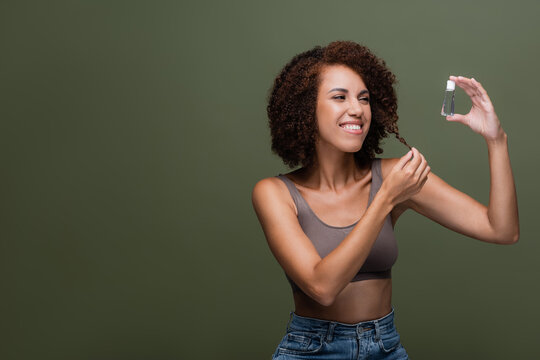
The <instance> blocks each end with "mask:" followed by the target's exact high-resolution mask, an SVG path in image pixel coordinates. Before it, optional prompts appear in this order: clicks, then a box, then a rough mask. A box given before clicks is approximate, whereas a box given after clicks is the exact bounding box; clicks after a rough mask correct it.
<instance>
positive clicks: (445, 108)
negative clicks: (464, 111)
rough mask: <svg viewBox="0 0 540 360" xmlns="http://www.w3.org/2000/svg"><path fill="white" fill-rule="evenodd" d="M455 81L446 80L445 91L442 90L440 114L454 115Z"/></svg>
mask: <svg viewBox="0 0 540 360" xmlns="http://www.w3.org/2000/svg"><path fill="white" fill-rule="evenodd" d="M455 89H456V83H455V82H453V81H452V80H448V81H447V82H446V91H445V92H444V100H443V104H442V109H441V115H443V116H448V115H454V94H455Z"/></svg>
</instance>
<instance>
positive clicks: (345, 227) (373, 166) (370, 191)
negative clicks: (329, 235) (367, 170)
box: [280, 159, 377, 229]
mask: <svg viewBox="0 0 540 360" xmlns="http://www.w3.org/2000/svg"><path fill="white" fill-rule="evenodd" d="M376 160H377V159H373V161H372V162H371V183H370V184H369V197H368V204H367V206H366V209H365V211H364V214H365V213H366V211H367V209H368V208H369V205H371V201H372V192H373V172H374V168H375V161H376ZM280 175H281V176H283V177H284V178H286V179H287V180H289V181H290V182H291V183H292V184H293V186H294V188H295V189H296V192H297V193H298V195H299V196H300V198H301V199H302V201H303V202H304V204H305V205H306V207H307V208H308V210H309V211H310V212H311V214H312V215H313V217H314V218H315V219H317V221H319V222H320V223H321V224H322V225H324V226H327V227H329V228H332V229H347V228H350V227H353V226H355V225H356V224H358V222H359V221H360V220H361V219H362V218H360V219H358V220H356V221H355V222H354V223H352V224H351V225H346V226H334V225H329V224H327V223H325V222H324V221H322V220H321V219H320V218H319V217H318V216H317V214H315V211H313V209H312V208H311V206H309V204H308V202H307V201H306V199H304V197H303V196H302V194H301V193H300V190H298V188H297V187H296V183H295V182H294V181H292V180H291V179H289V178H288V177H286V176H285V175H284V174H280ZM363 216H364V215H362V217H363Z"/></svg>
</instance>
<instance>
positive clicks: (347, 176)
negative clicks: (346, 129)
mask: <svg viewBox="0 0 540 360" xmlns="http://www.w3.org/2000/svg"><path fill="white" fill-rule="evenodd" d="M323 154H324V155H323ZM367 172H369V169H361V168H359V167H358V165H357V163H356V160H355V159H354V153H346V152H342V151H327V149H325V150H324V151H320V150H319V149H317V157H316V160H315V163H314V165H313V166H311V167H309V168H306V169H305V181H306V185H308V186H309V187H310V188H312V189H317V190H319V191H330V192H339V191H340V190H341V189H344V188H346V187H347V186H349V185H351V184H355V183H357V182H359V181H360V180H362V178H364V177H365V176H366V175H367Z"/></svg>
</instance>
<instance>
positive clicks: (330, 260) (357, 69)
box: [252, 41, 519, 359]
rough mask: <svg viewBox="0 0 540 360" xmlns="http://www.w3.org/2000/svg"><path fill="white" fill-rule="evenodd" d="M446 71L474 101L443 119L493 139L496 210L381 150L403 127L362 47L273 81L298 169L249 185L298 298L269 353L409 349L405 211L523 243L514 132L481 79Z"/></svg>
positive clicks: (376, 353) (286, 142)
mask: <svg viewBox="0 0 540 360" xmlns="http://www.w3.org/2000/svg"><path fill="white" fill-rule="evenodd" d="M450 80H454V81H455V83H456V84H457V85H458V86H459V87H461V88H462V89H463V90H465V92H466V93H467V94H468V95H469V96H470V98H471V101H472V108H471V110H470V112H469V113H468V114H466V115H459V114H456V115H454V116H448V117H446V119H447V120H448V121H457V122H461V123H463V124H465V125H468V126H469V127H470V128H471V129H472V130H473V131H474V132H477V133H479V134H481V135H482V136H483V137H484V139H485V140H486V143H487V146H488V151H489V165H490V170H491V191H490V201H489V207H486V206H484V205H482V204H481V203H479V202H478V201H476V200H475V199H473V198H471V197H469V196H468V195H466V194H464V193H462V192H460V191H459V190H456V189H455V188H453V187H452V186H450V185H448V184H447V183H445V182H444V181H443V180H442V179H441V178H439V177H438V176H436V175H435V174H433V173H432V172H431V169H430V167H429V166H428V164H427V162H426V160H425V158H424V156H423V155H422V154H421V153H420V152H419V151H418V150H417V149H415V148H412V149H411V151H409V152H408V153H407V154H406V155H404V156H403V157H401V158H389V159H383V158H375V154H380V153H382V149H380V148H379V143H380V141H381V139H382V138H383V137H386V136H388V133H393V134H395V136H396V137H397V138H398V139H399V140H400V141H401V142H403V143H404V144H405V145H407V143H406V142H405V140H403V139H402V138H401V137H400V136H399V133H398V127H397V119H398V116H397V112H396V111H397V100H396V96H395V91H394V89H393V84H394V83H395V76H394V75H393V74H392V73H391V72H390V70H389V69H388V68H387V67H386V65H385V62H384V61H383V60H381V59H379V58H377V57H376V56H375V55H373V54H372V53H371V52H370V51H369V49H367V48H366V47H364V46H361V45H359V44H356V43H354V42H348V41H337V42H333V43H330V44H329V45H328V46H326V47H324V48H321V47H318V46H317V47H315V48H313V49H312V50H309V51H306V52H304V53H301V54H299V55H297V56H295V57H294V58H293V59H292V60H291V61H290V62H289V63H288V64H287V65H286V66H285V67H284V68H283V70H282V71H281V73H280V74H279V75H278V77H277V78H276V79H275V83H274V86H273V88H272V91H271V94H270V97H269V104H268V109H267V110H268V116H269V120H270V122H269V125H270V130H271V135H272V150H273V151H274V152H276V153H277V154H278V155H279V156H280V157H281V158H282V159H283V161H284V162H285V163H286V164H287V165H289V167H291V168H292V167H294V166H296V165H298V164H301V165H302V167H301V168H299V169H297V170H295V171H292V172H290V173H288V174H284V175H282V174H279V176H275V177H269V178H266V179H263V180H260V181H259V182H258V183H257V184H256V185H255V187H254V188H253V193H252V200H253V207H254V209H255V212H256V214H257V217H258V219H259V221H260V223H261V226H262V228H263V231H264V234H265V236H266V239H267V241H268V245H269V247H270V249H271V251H272V253H273V255H274V256H275V257H276V260H277V261H278V263H279V264H280V265H281V266H282V268H283V270H284V272H285V275H286V276H287V279H288V280H289V282H290V284H291V286H292V289H293V297H294V303H295V310H294V312H291V313H290V319H289V322H288V324H287V331H286V334H285V336H284V337H283V338H282V340H281V342H280V343H279V345H278V347H277V349H276V351H275V352H274V354H273V357H272V358H273V359H289V358H291V359H363V358H368V357H369V359H407V358H408V356H407V353H406V351H405V349H404V348H403V346H402V345H401V343H400V337H399V334H398V333H397V331H396V328H395V326H394V308H393V306H392V301H391V296H392V282H391V267H392V265H393V264H394V263H395V261H396V258H397V245H396V239H395V237H394V233H393V227H394V225H395V223H396V221H397V219H398V218H399V216H400V215H401V214H402V213H403V212H404V211H406V210H407V209H412V210H414V211H416V212H418V213H419V214H422V215H424V216H426V217H428V218H430V219H432V220H433V221H435V222H437V223H439V224H441V225H443V226H445V227H447V228H449V229H451V230H454V231H456V232H458V233H460V234H463V235H466V236H469V237H472V238H475V239H478V240H481V241H486V242H491V243H497V244H513V243H515V242H517V241H518V238H519V220H518V210H517V200H516V193H515V186H514V180H513V175H512V170H511V167H510V160H509V155H508V146H507V136H506V134H505V132H504V131H503V129H502V127H501V125H500V122H499V120H498V118H497V115H496V114H495V112H494V109H493V106H492V104H491V101H490V99H489V97H488V95H487V93H486V91H485V90H484V88H483V87H482V85H481V84H480V83H479V82H477V81H476V80H474V79H468V78H465V77H461V76H460V77H455V76H450ZM407 146H408V145H407ZM449 209H450V210H451V211H448V210H449Z"/></svg>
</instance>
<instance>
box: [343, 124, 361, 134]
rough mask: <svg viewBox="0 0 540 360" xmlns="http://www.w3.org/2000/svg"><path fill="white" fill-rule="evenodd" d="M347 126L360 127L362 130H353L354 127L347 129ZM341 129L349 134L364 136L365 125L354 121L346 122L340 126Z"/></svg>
mask: <svg viewBox="0 0 540 360" xmlns="http://www.w3.org/2000/svg"><path fill="white" fill-rule="evenodd" d="M347 125H355V126H360V129H358V128H357V127H355V128H352V127H351V128H347V127H346V126H347ZM339 127H340V128H341V129H342V130H343V131H345V132H347V133H349V134H356V135H359V134H362V133H363V132H364V130H363V128H364V125H363V124H362V123H360V122H358V121H354V122H353V121H351V122H349V121H346V122H343V123H341V124H339Z"/></svg>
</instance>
